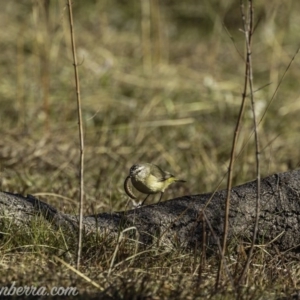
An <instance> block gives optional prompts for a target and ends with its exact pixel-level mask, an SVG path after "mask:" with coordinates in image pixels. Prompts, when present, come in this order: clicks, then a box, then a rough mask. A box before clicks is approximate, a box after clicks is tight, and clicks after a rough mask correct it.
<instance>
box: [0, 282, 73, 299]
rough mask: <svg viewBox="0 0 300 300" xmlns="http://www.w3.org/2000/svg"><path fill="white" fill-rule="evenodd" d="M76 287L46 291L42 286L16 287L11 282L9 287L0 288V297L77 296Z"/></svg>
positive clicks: (14, 283) (54, 288)
mask: <svg viewBox="0 0 300 300" xmlns="http://www.w3.org/2000/svg"><path fill="white" fill-rule="evenodd" d="M77 295H78V290H77V288H76V287H61V286H60V287H56V286H55V287H53V288H51V289H50V290H48V289H47V288H46V287H44V286H40V287H36V286H27V285H24V286H16V282H15V281H13V282H12V284H11V285H10V286H3V287H1V286H0V296H77Z"/></svg>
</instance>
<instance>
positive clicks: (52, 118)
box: [0, 0, 300, 213]
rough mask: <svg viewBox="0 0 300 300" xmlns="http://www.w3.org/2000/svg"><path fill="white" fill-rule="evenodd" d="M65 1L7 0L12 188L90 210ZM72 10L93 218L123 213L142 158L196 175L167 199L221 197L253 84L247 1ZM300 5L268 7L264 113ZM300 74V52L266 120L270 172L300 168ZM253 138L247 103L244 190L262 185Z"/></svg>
mask: <svg viewBox="0 0 300 300" xmlns="http://www.w3.org/2000/svg"><path fill="white" fill-rule="evenodd" d="M65 5H66V3H65V1H54V0H52V1H50V0H48V1H46V0H45V1H37V0H36V1H3V0H1V8H2V9H1V11H0V24H1V28H2V30H1V31H0V48H1V54H0V66H1V68H0V78H1V80H0V103H1V110H0V118H1V119H0V120H1V129H0V130H1V140H0V163H1V189H2V190H5V191H11V192H19V193H25V194H26V193H30V194H34V195H37V196H40V197H42V198H44V199H47V202H50V203H52V204H53V205H55V206H56V207H57V208H58V209H62V210H63V211H64V212H77V209H76V210H75V207H76V206H77V198H78V165H79V163H78V162H79V140H78V124H77V112H76V100H75V99H76V95H75V88H74V69H73V66H72V55H71V47H70V32H69V23H68V13H67V10H66V6H65ZM73 5H74V7H73V10H74V23H75V28H74V29H75V36H76V44H77V54H78V60H79V62H80V67H79V75H80V85H81V97H82V106H83V117H84V129H85V193H86V207H85V213H94V212H97V213H99V212H101V211H110V210H123V209H124V208H125V206H126V202H127V200H128V198H127V196H126V195H125V193H124V191H123V181H124V179H125V177H126V176H127V174H128V170H129V168H130V166H131V165H132V164H134V163H136V162H153V163H156V164H158V165H160V166H161V167H162V168H163V169H166V170H168V171H170V172H173V173H174V174H176V175H178V174H179V175H180V176H179V177H181V178H183V179H186V180H187V181H188V182H187V183H186V184H185V185H184V186H173V187H172V188H171V189H169V190H168V192H167V193H166V195H165V198H164V199H167V198H168V199H169V198H171V197H176V196H180V195H184V194H198V193H204V192H210V191H213V190H214V189H215V188H216V187H217V185H218V183H219V181H220V180H221V179H222V178H223V176H224V174H225V173H226V171H227V167H228V162H229V156H230V150H231V144H232V137H233V132H234V128H235V124H236V119H237V115H238V111H239V105H240V102H241V93H242V90H243V84H244V69H245V65H244V61H243V58H242V57H241V55H240V54H242V55H244V52H245V51H244V50H245V49H244V48H245V47H244V45H245V42H244V34H243V32H242V30H241V28H242V21H241V14H240V5H239V1H231V0H227V1H212V0H209V1H208V0H205V1H195V0H188V1H171V0H169V1H167V0H166V1H158V0H151V1H150V0H149V1H148V0H147V1H146V0H145V1H124V0H122V1H120V0H118V1H117V0H109V1H108V0H102V1H73ZM299 10H300V2H299V1H280V0H274V1H272V2H270V1H268V2H266V1H255V24H256V27H255V34H254V38H253V51H252V58H253V72H254V87H255V90H257V92H256V93H255V101H256V106H257V113H258V116H259V118H261V117H262V116H263V113H264V111H265V109H266V108H267V106H268V104H269V102H270V100H271V98H272V95H273V94H274V91H275V90H276V88H277V86H278V82H279V81H280V79H281V78H282V76H283V74H284V72H285V70H286V68H287V66H288V65H289V63H290V62H291V60H292V57H293V56H294V55H295V53H296V50H297V47H298V46H299V32H300V19H299V17H298V14H299ZM299 76H300V70H299V57H298V56H296V58H295V60H294V62H293V64H292V66H291V67H290V69H289V70H288V72H287V74H286V76H285V78H284V81H283V82H282V84H281V86H280V88H279V91H278V93H277V95H276V97H275V98H274V100H273V102H272V103H271V105H270V106H269V108H268V110H267V113H266V115H265V117H264V118H263V120H262V122H261V125H260V131H259V134H260V144H261V149H262V152H261V166H262V170H261V171H262V176H266V175H268V174H272V173H275V172H282V171H287V170H290V169H294V168H296V167H297V166H298V165H299V161H300V154H299V129H300V122H299V110H300V101H299V100H300V99H299V84H298V81H299V79H298V78H299ZM252 130H253V121H252V114H251V107H250V103H249V101H247V109H246V112H245V115H244V118H243V126H242V129H241V132H240V138H239V142H238V152H239V153H240V155H239V157H238V160H237V161H236V164H235V169H234V171H235V173H234V185H236V184H241V183H243V182H245V181H249V180H252V179H254V178H255V155H254V154H255V153H254V146H253V136H251V133H252ZM225 183H226V180H225V181H223V183H222V185H221V188H224V187H225ZM150 202H151V201H150Z"/></svg>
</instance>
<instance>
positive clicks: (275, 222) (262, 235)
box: [0, 170, 300, 254]
mask: <svg viewBox="0 0 300 300" xmlns="http://www.w3.org/2000/svg"><path fill="white" fill-rule="evenodd" d="M226 194H227V192H226V190H221V191H218V192H216V193H215V194H212V193H208V194H199V195H191V196H184V197H180V198H175V199H171V200H168V201H164V202H161V203H158V204H152V205H147V206H143V207H139V208H136V209H133V210H128V211H122V212H113V213H100V214H97V215H90V216H85V217H84V218H83V224H84V229H85V231H86V232H95V231H99V232H100V233H101V232H103V233H106V234H112V235H117V234H118V233H119V232H120V231H122V230H124V229H126V228H129V227H134V231H135V232H137V234H138V237H139V240H140V241H141V242H142V243H144V244H146V245H149V244H151V243H153V242H155V241H156V242H157V241H159V242H160V243H162V244H164V245H174V244H176V246H180V247H195V245H200V244H201V242H202V239H203V236H204V235H203V230H204V229H205V231H206V232H207V234H208V242H207V244H208V245H209V244H214V243H216V239H218V238H221V236H222V231H223V223H224V208H225V199H226ZM299 195H300V170H295V171H290V172H285V173H279V174H274V175H271V176H268V177H266V178H264V179H262V180H261V206H260V216H259V227H258V236H257V241H256V243H258V244H266V243H272V245H276V247H277V249H279V250H281V251H291V252H293V253H298V254H299V252H300V196H299ZM208 200H210V202H209V204H208V205H207V207H206V208H205V210H204V214H203V212H202V210H203V207H204V205H205V204H206V202H207V201H208ZM255 201H256V182H255V181H252V182H248V183H245V184H243V185H240V186H237V187H234V188H233V189H232V192H231V200H230V214H229V224H230V227H229V235H228V237H229V239H231V240H235V239H238V240H241V239H242V240H244V241H250V240H251V238H252V234H253V228H254V222H255ZM0 212H1V216H2V218H3V216H5V218H10V219H11V220H12V221H13V222H15V223H17V224H24V223H25V224H29V222H30V220H31V218H32V217H33V216H36V215H42V216H43V217H44V218H45V219H47V220H49V221H51V222H52V223H53V224H54V225H56V226H67V227H69V228H72V229H75V230H76V229H77V225H78V217H77V216H74V215H70V214H64V213H62V212H59V211H58V210H57V209H55V208H54V207H52V206H51V205H49V204H47V203H46V202H43V201H40V200H39V199H37V198H35V197H34V196H31V195H28V196H27V197H24V196H22V195H19V194H12V193H8V192H0ZM204 216H205V218H204Z"/></svg>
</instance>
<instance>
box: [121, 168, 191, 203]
mask: <svg viewBox="0 0 300 300" xmlns="http://www.w3.org/2000/svg"><path fill="white" fill-rule="evenodd" d="M129 179H131V182H132V185H133V186H134V187H135V188H136V189H137V190H138V191H139V192H141V193H144V194H148V195H147V197H146V198H145V199H144V200H143V202H142V204H141V205H143V204H144V203H145V201H146V200H147V198H148V197H149V196H150V195H151V194H157V193H161V194H160V198H159V201H158V202H160V201H161V199H162V196H163V194H164V191H165V189H166V188H167V187H168V186H169V185H170V184H171V183H173V182H186V181H185V180H181V179H177V178H176V177H175V176H174V175H172V174H171V173H169V172H167V171H163V170H162V169H161V168H160V167H159V166H156V165H154V164H149V163H141V164H136V165H133V166H132V167H131V168H130V170H129V175H128V176H127V177H126V179H125V182H124V189H125V192H126V193H127V195H128V196H129V197H130V198H132V199H136V196H135V195H134V194H133V192H132V191H131V190H130V187H129V185H128V181H129Z"/></svg>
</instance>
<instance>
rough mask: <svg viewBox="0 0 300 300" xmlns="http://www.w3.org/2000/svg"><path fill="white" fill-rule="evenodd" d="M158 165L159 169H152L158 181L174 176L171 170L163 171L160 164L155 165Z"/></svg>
mask: <svg viewBox="0 0 300 300" xmlns="http://www.w3.org/2000/svg"><path fill="white" fill-rule="evenodd" d="M155 166H156V167H157V169H155V170H153V171H151V173H152V175H153V176H155V177H156V178H157V181H160V182H162V181H166V180H167V179H169V178H171V177H174V175H172V174H171V173H169V172H166V171H163V170H162V169H161V168H160V167H159V166H157V165H155Z"/></svg>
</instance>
